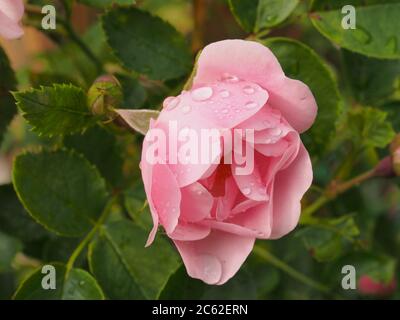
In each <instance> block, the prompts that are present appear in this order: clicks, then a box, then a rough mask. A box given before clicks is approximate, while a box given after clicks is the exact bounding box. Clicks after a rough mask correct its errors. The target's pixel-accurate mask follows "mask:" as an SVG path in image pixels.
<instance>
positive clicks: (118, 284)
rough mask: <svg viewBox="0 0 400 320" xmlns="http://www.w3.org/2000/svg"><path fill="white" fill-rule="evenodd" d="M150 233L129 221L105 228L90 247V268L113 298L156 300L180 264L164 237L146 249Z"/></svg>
mask: <svg viewBox="0 0 400 320" xmlns="http://www.w3.org/2000/svg"><path fill="white" fill-rule="evenodd" d="M147 237H148V232H146V231H144V230H143V229H141V228H140V227H137V226H135V225H134V224H133V223H132V222H129V221H127V220H124V221H118V222H114V223H111V224H109V225H106V226H104V227H102V229H101V231H100V235H99V237H98V239H97V240H95V241H94V242H92V243H91V244H90V247H89V264H90V270H91V271H92V273H93V274H94V275H95V277H96V279H97V280H98V281H99V283H100V285H101V286H102V288H103V289H104V291H105V293H106V295H107V297H108V298H110V299H156V298H158V296H159V295H160V292H161V290H162V289H163V288H164V286H165V284H166V283H167V281H168V279H169V277H170V276H171V274H172V273H174V272H175V271H176V270H177V268H178V267H179V265H180V259H179V257H178V255H177V253H176V251H175V249H174V248H172V247H171V245H170V244H169V243H168V242H167V241H166V240H165V239H163V238H161V237H158V239H157V240H156V241H155V242H154V243H153V244H152V245H151V246H150V247H149V248H145V247H144V245H145V243H146V239H147Z"/></svg>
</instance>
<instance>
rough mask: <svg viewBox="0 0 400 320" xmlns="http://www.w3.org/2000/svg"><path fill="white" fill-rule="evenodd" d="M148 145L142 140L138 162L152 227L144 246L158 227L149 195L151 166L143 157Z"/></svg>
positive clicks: (151, 179) (148, 243)
mask: <svg viewBox="0 0 400 320" xmlns="http://www.w3.org/2000/svg"><path fill="white" fill-rule="evenodd" d="M153 126H154V122H153V121H150V127H153ZM148 145H149V143H148V142H146V140H144V142H143V150H142V158H141V162H140V170H141V173H142V180H143V184H144V190H145V192H146V195H147V200H148V202H149V208H150V212H151V217H152V219H153V228H152V230H151V232H150V234H149V237H148V239H147V242H146V247H147V246H149V245H151V244H152V242H153V241H154V238H155V236H156V233H157V229H158V222H159V221H158V213H157V211H156V209H155V208H154V204H153V199H152V197H151V186H152V181H153V166H152V165H150V164H149V163H148V162H147V161H146V159H145V155H146V151H147V149H148Z"/></svg>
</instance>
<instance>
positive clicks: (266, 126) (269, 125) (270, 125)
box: [263, 120, 274, 129]
mask: <svg viewBox="0 0 400 320" xmlns="http://www.w3.org/2000/svg"><path fill="white" fill-rule="evenodd" d="M263 125H264V126H265V129H271V128H273V127H274V125H273V124H272V122H271V121H269V120H264V121H263Z"/></svg>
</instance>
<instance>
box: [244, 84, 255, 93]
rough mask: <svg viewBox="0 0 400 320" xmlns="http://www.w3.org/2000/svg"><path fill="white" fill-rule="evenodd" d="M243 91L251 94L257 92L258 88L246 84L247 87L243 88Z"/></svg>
mask: <svg viewBox="0 0 400 320" xmlns="http://www.w3.org/2000/svg"><path fill="white" fill-rule="evenodd" d="M243 92H244V93H245V94H248V95H250V94H253V93H254V92H256V90H255V89H254V88H253V87H252V86H245V87H244V88H243Z"/></svg>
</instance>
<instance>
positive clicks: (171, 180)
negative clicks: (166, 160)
mask: <svg viewBox="0 0 400 320" xmlns="http://www.w3.org/2000/svg"><path fill="white" fill-rule="evenodd" d="M151 199H152V202H153V204H154V208H155V209H156V211H157V213H158V217H159V218H160V222H161V224H162V225H163V226H164V228H165V231H166V232H167V233H172V232H173V231H174V229H175V228H176V226H177V225H178V219H179V215H180V208H179V205H180V202H181V192H180V189H179V186H178V183H177V181H176V179H175V177H174V175H173V174H172V171H171V170H170V169H169V167H168V166H167V165H165V164H155V165H154V166H153V179H152V185H151Z"/></svg>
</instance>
